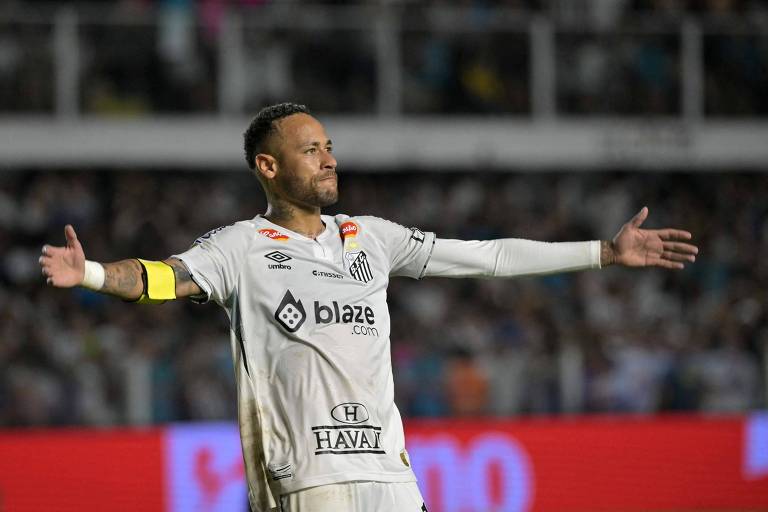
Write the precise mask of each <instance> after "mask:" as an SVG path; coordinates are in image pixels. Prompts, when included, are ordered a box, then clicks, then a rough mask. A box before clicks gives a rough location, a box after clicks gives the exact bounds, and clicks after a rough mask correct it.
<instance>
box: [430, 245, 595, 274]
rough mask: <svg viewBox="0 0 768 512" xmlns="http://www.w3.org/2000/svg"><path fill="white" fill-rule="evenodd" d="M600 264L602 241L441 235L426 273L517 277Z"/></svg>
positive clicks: (586, 267) (589, 267)
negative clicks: (487, 238) (476, 238)
mask: <svg viewBox="0 0 768 512" xmlns="http://www.w3.org/2000/svg"><path fill="white" fill-rule="evenodd" d="M591 268H600V242H599V241H597V240H595V241H591V242H557V243H550V242H535V241H532V240H522V239H518V238H504V239H499V240H487V241H478V240H451V239H447V238H437V239H436V240H435V247H434V249H433V250H432V257H431V258H430V260H429V263H428V264H427V268H426V272H425V274H424V276H425V277H515V276H532V275H542V274H553V273H560V272H571V271H575V270H586V269H591Z"/></svg>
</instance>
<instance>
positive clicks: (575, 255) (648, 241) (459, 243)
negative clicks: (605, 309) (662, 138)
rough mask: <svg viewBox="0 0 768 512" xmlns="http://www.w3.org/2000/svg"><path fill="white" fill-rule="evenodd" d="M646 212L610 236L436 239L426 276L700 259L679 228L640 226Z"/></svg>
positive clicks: (672, 264) (675, 264)
mask: <svg viewBox="0 0 768 512" xmlns="http://www.w3.org/2000/svg"><path fill="white" fill-rule="evenodd" d="M647 216H648V208H643V209H642V210H640V212H639V213H638V214H637V215H635V217H633V218H632V219H631V220H630V221H629V222H627V223H626V224H624V226H622V228H621V230H620V231H619V233H618V234H617V235H616V236H615V237H614V238H613V240H612V241H605V240H603V241H597V240H596V241H592V242H560V243H549V242H536V241H532V240H521V239H514V238H506V239H500V240H487V241H464V240H446V239H436V240H435V245H434V248H433V250H432V255H431V258H430V260H429V262H428V263H427V268H426V270H425V273H424V276H439V277H491V276H494V277H514V276H530V275H542V274H554V273H562V272H572V271H576V270H586V269H590V268H600V267H605V266H608V265H614V264H619V265H624V266H628V267H650V266H657V267H664V268H670V269H681V268H683V263H684V262H693V261H695V259H696V254H697V253H698V248H697V247H696V246H694V245H691V244H689V243H685V242H681V240H690V239H691V234H690V233H689V232H687V231H683V230H679V229H640V225H641V224H642V223H643V221H644V220H645V219H646V217H647Z"/></svg>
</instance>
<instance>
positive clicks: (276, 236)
mask: <svg viewBox="0 0 768 512" xmlns="http://www.w3.org/2000/svg"><path fill="white" fill-rule="evenodd" d="M259 233H261V234H262V235H264V236H265V237H267V238H269V239H270V240H277V241H278V242H285V241H287V240H288V235H286V234H283V233H281V232H279V231H277V230H276V229H269V228H266V229H260V230H259Z"/></svg>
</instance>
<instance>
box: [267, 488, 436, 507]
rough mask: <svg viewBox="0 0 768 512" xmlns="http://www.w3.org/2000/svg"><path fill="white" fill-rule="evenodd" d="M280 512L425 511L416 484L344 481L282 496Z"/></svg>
mask: <svg viewBox="0 0 768 512" xmlns="http://www.w3.org/2000/svg"><path fill="white" fill-rule="evenodd" d="M277 510H278V511H279V512H395V511H396V512H425V511H426V510H427V507H426V506H425V505H424V499H423V498H422V497H421V493H420V492H419V487H418V486H417V485H416V482H404V483H392V482H343V483H339V484H330V485H321V486H318V487H310V488H308V489H302V490H301V491H297V492H292V493H290V494H284V495H282V496H280V506H279V508H278V509H277Z"/></svg>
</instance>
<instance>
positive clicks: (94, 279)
mask: <svg viewBox="0 0 768 512" xmlns="http://www.w3.org/2000/svg"><path fill="white" fill-rule="evenodd" d="M80 286H82V287H83V288H88V289H89V290H96V291H99V290H101V287H102V286H104V267H103V266H102V265H101V263H99V262H97V261H89V260H85V274H84V275H83V282H82V283H80Z"/></svg>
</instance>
